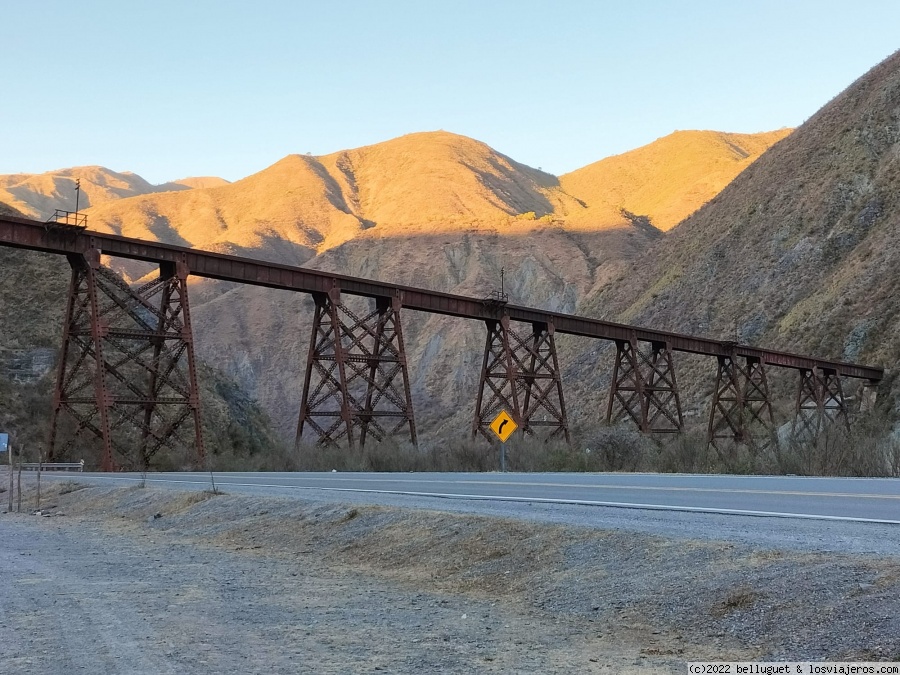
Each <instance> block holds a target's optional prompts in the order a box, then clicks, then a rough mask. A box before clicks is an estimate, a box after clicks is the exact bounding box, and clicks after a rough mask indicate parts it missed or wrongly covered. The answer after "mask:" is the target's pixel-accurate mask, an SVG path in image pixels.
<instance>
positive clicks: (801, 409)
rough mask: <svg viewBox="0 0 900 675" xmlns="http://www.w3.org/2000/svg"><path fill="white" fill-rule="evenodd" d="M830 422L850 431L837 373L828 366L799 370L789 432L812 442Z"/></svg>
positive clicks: (842, 391) (839, 378)
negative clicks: (792, 417)
mask: <svg viewBox="0 0 900 675" xmlns="http://www.w3.org/2000/svg"><path fill="white" fill-rule="evenodd" d="M817 371H818V372H817ZM834 426H839V427H843V428H844V429H845V430H846V431H850V416H849V414H848V410H847V401H846V399H845V397H844V390H843V386H842V384H841V377H840V375H839V374H838V373H837V372H836V371H835V370H834V369H832V368H817V369H802V370H800V382H799V386H798V387H797V398H796V404H795V409H794V420H793V423H792V424H791V436H792V437H793V438H794V439H795V440H798V441H801V442H815V441H816V440H818V438H819V436H820V435H821V434H822V433H824V432H826V431H827V430H829V429H830V428H832V427H834Z"/></svg>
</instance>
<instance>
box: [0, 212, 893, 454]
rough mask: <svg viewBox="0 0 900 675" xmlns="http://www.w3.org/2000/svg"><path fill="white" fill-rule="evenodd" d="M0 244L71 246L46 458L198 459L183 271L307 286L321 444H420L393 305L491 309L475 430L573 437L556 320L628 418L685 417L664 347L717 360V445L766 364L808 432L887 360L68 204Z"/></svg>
mask: <svg viewBox="0 0 900 675" xmlns="http://www.w3.org/2000/svg"><path fill="white" fill-rule="evenodd" d="M0 245H3V246H11V247H15V248H20V249H28V250H31V251H40V252H44V253H54V254H59V255H65V256H66V257H67V259H68V263H69V265H70V267H71V282H70V285H69V292H68V304H67V310H66V318H65V323H64V328H63V336H62V348H61V352H60V358H59V362H58V372H57V379H56V388H55V393H54V397H53V413H52V423H51V432H50V443H49V457H50V459H51V460H59V459H63V458H64V457H65V456H66V455H67V454H69V453H70V452H71V450H72V448H73V447H75V446H76V445H77V444H78V443H79V442H83V441H84V440H85V439H86V438H92V437H93V438H95V439H96V440H95V441H91V442H93V443H97V442H99V443H100V445H101V447H102V455H101V457H102V460H101V468H102V469H103V470H104V471H111V470H116V469H118V468H129V467H140V466H141V465H142V464H143V465H146V463H147V462H149V460H150V458H152V456H153V455H154V454H155V453H156V452H157V451H158V450H159V449H160V448H162V447H169V448H172V449H177V450H179V451H182V452H187V453H189V454H188V456H189V457H190V458H191V459H192V460H194V461H195V462H197V463H198V464H200V463H202V460H203V458H204V446H203V435H202V432H201V424H200V400H199V396H198V387H197V372H196V367H195V359H194V349H193V340H194V338H193V333H192V330H191V318H190V307H189V303H188V286H187V278H188V276H189V275H194V276H198V277H205V278H209V279H218V280H222V281H229V282H236V283H239V284H252V285H256V286H265V287H268V288H277V289H284V290H289V291H296V292H300V293H307V294H311V295H312V297H313V299H314V301H315V316H314V320H313V328H312V335H311V338H310V342H309V353H308V357H307V361H306V371H305V377H304V383H303V395H302V399H301V402H300V414H299V423H298V429H297V439H298V442H299V440H300V438H301V437H303V436H304V434H306V435H307V436H308V437H316V438H317V439H318V441H319V442H322V443H334V442H338V441H343V440H344V439H346V442H347V443H349V444H351V445H353V444H355V443H359V444H365V442H366V440H367V438H374V439H376V440H380V439H382V438H385V437H386V436H389V435H403V436H407V437H408V438H409V439H410V440H411V441H412V442H413V443H415V442H416V426H415V418H414V415H413V406H412V399H411V396H410V388H409V378H408V374H407V359H406V351H405V348H404V343H403V333H402V326H401V309H405V310H414V311H419V312H430V313H436V314H443V315H448V316H454V317H460V318H463V319H469V320H475V321H481V322H484V324H485V326H486V329H487V330H486V335H487V337H486V340H485V348H484V360H483V365H482V369H481V379H480V386H479V388H478V395H477V400H476V402H475V412H474V418H473V423H472V435H473V436H475V435H478V434H479V433H481V434H484V435H487V426H488V425H489V424H490V422H491V420H492V419H493V417H494V416H495V415H496V413H497V412H498V411H499V410H500V409H501V408H502V409H505V410H507V411H508V412H509V414H510V415H511V416H512V417H513V419H514V420H515V421H516V422H517V423H518V425H519V426H520V427H522V429H523V431H524V432H525V433H528V434H534V433H540V434H541V435H542V436H544V437H548V438H549V437H551V436H558V437H561V438H564V439H565V440H566V441H568V440H569V425H568V420H567V417H566V408H565V401H564V395H563V386H562V381H561V378H560V369H559V364H558V360H557V352H556V343H555V338H554V336H555V334H557V333H563V334H569V335H577V336H582V337H587V338H594V339H597V340H605V341H611V342H614V343H615V346H616V356H615V362H614V365H613V376H612V383H611V388H610V394H609V401H608V405H607V408H606V411H605V419H606V421H607V422H615V421H618V420H621V419H630V420H632V421H633V422H634V423H635V424H636V425H637V427H638V428H639V429H640V430H641V431H643V432H646V433H677V432H680V431H682V429H683V426H684V422H683V419H682V412H681V402H680V398H679V391H678V384H677V381H676V377H675V368H674V363H673V358H672V355H673V353H674V352H685V353H691V354H699V355H703V356H708V357H710V358H714V359H716V362H717V365H718V368H717V371H716V376H715V377H716V385H715V389H714V394H713V397H712V404H711V409H710V414H709V425H708V441H709V443H710V444H712V445H713V446H715V448H716V450H717V451H719V452H720V453H721V452H722V448H723V447H724V446H725V445H727V444H734V443H755V442H757V441H758V440H759V438H760V437H764V436H766V435H767V434H768V435H769V437H771V434H772V433H773V432H774V421H773V416H772V405H771V400H770V395H769V386H768V380H767V376H766V372H767V370H768V369H769V368H770V367H777V368H788V369H792V370H794V371H796V372H797V373H798V374H799V377H798V386H797V396H796V406H795V420H794V429H795V431H796V432H798V433H804V434H809V435H815V434H818V433H819V432H820V430H821V429H823V428H824V427H825V426H826V425H829V424H836V423H837V424H842V425H848V426H849V416H848V409H847V408H848V405H847V401H846V398H845V396H844V393H843V388H842V384H841V382H842V379H843V378H855V379H860V380H863V382H864V385H865V387H866V389H865V390H864V391H872V392H873V391H874V386H875V385H877V384H878V383H879V382H880V380H881V379H882V377H883V374H884V371H883V369H882V368H876V367H870V366H863V365H858V364H852V363H841V362H835V361H829V360H824V359H818V358H814V357H810V356H802V355H797V354H790V353H786V352H781V351H775V350H770V349H762V348H758V347H750V346H747V345H742V344H736V343H734V342H728V341H722V340H713V339H708V338H702V337H696V336H691V335H682V334H678V333H671V332H665V331H658V330H651V329H648V328H640V327H637V326H629V325H623V324H617V323H610V322H607V321H600V320H597V319H591V318H587V317H581V316H572V315H568V314H560V313H555V312H547V311H544V310H540V309H534V308H530V307H521V306H518V305H512V304H509V303H508V302H507V301H506V298H505V297H502V296H500V295H498V294H495V296H494V297H492V298H489V299H481V298H473V297H466V296H462V295H453V294H448V293H439V292H436V291H429V290H425V289H421V288H412V287H407V286H400V285H397V284H390V283H383V282H378V281H372V280H369V279H360V278H355V277H349V276H342V275H339V274H329V273H324V272H317V271H313V270H309V269H304V268H300V267H291V266H286V265H279V264H275V263H269V262H263V261H259V260H252V259H247V258H239V257H234V256H228V255H224V254H220V253H212V252H207V251H200V250H195V249H187V248H182V247H179V246H172V245H168V244H161V243H158V242H150V241H142V240H138V239H129V238H126V237H119V236H115V235H111V234H104V233H100V232H93V231H90V230H88V229H87V228H86V221H85V220H84V216H79V215H78V214H70V213H67V212H58V213H57V217H56V218H55V219H54V221H52V222H48V223H43V222H38V221H34V220H28V219H23V218H15V217H4V216H0ZM101 255H105V256H111V257H117V258H126V259H131V260H138V261H144V262H147V263H151V264H153V265H155V266H158V270H159V273H158V275H155V277H154V278H153V279H152V280H150V281H149V282H147V283H144V284H143V285H141V286H140V287H136V288H135V287H131V286H129V285H128V284H126V283H125V282H124V280H123V279H122V278H121V277H120V276H119V275H117V274H116V273H115V272H113V271H112V270H110V269H109V268H107V267H105V266H104V265H103V264H101ZM23 283H24V281H23ZM344 296H361V297H362V298H365V299H367V301H366V302H367V305H368V307H369V309H368V310H367V311H364V312H358V311H357V312H354V311H353V310H352V309H351V308H350V307H348V306H347V304H345V303H344V301H343V298H344ZM350 304H352V303H350ZM357 306H358V303H357V304H353V307H357ZM865 398H866V397H863V396H861V397H860V399H861V400H862V399H865ZM79 439H82V441H79ZM136 448H137V449H138V450H137V451H136V450H135V449H136ZM136 452H137V453H138V454H137V455H136Z"/></svg>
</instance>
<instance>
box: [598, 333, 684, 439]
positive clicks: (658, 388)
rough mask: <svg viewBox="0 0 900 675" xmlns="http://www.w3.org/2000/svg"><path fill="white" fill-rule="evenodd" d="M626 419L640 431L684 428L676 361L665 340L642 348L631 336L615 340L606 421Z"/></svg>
mask: <svg viewBox="0 0 900 675" xmlns="http://www.w3.org/2000/svg"><path fill="white" fill-rule="evenodd" d="M627 419H630V420H631V421H632V422H634V423H635V425H637V427H638V429H639V430H640V431H641V432H642V433H651V434H667V433H679V432H681V431H683V430H684V417H683V415H682V412H681V398H680V395H679V392H678V383H677V381H676V378H675V363H674V361H673V359H672V349H671V347H670V346H669V344H668V343H667V342H660V341H652V342H650V343H649V344H648V348H643V347H642V346H641V342H640V341H638V339H637V337H636V336H634V335H633V336H632V337H631V338H630V339H629V340H616V360H615V364H614V366H613V375H612V381H611V383H610V391H609V399H608V401H607V406H606V423H607V424H615V423H617V422H621V421H624V420H627Z"/></svg>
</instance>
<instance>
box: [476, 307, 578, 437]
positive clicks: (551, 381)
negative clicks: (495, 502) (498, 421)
mask: <svg viewBox="0 0 900 675" xmlns="http://www.w3.org/2000/svg"><path fill="white" fill-rule="evenodd" d="M509 323H510V322H509V317H507V316H503V317H502V318H500V319H499V320H488V321H486V322H485V325H486V327H487V338H486V340H485V345H484V360H483V362H482V367H481V378H480V381H479V387H478V398H477V400H476V403H475V416H474V418H473V420H472V438H475V437H476V436H478V434H479V433H481V434H482V435H483V436H484V437H485V438H487V439H488V440H491V441H493V440H495V439H494V436H493V434H492V433H490V430H489V427H490V424H491V422H492V421H493V420H494V418H495V417H496V416H497V414H498V413H499V412H500V410H506V412H507V413H509V415H510V417H512V418H513V420H515V422H516V424H517V425H519V426H520V427H521V428H522V432H523V433H525V434H527V435H537V434H540V435H541V436H542V437H543V439H544V440H545V441H548V440H550V439H551V438H559V437H561V438H563V439H564V440H565V441H566V443H569V442H570V437H569V421H568V416H567V415H566V404H565V397H564V396H563V389H562V378H561V376H560V372H559V359H558V357H557V352H556V340H555V338H554V333H555V329H554V326H553V324H552V323H550V322H547V323H533V324H531V334H530V335H528V336H527V337H524V338H523V337H522V336H520V335H519V334H518V333H516V332H515V331H514V330H512V328H511V327H510V325H509Z"/></svg>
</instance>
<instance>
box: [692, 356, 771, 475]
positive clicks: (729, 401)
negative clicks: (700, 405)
mask: <svg viewBox="0 0 900 675" xmlns="http://www.w3.org/2000/svg"><path fill="white" fill-rule="evenodd" d="M717 358H718V362H719V366H718V371H717V373H716V386H715V390H714V392H713V399H712V405H711V406H710V413H709V427H708V431H707V445H708V447H709V446H711V447H712V448H714V449H715V451H716V453H717V454H718V455H719V458H720V459H721V460H722V461H723V462H725V463H726V465H730V464H732V463H734V461H735V455H736V447H735V446H737V445H745V446H747V447H748V448H749V449H750V451H751V452H752V453H754V454H755V453H757V452H758V451H760V450H762V449H763V448H765V447H767V446H768V445H770V444H771V443H773V442H775V420H774V417H773V415H772V402H771V399H770V397H769V382H768V379H767V377H766V370H765V366H764V364H763V363H762V361H761V360H760V359H759V358H758V357H755V356H745V357H743V359H744V364H743V365H741V363H740V362H739V361H738V360H737V359H736V358H735V357H734V356H730V355H728V356H719V357H717Z"/></svg>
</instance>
